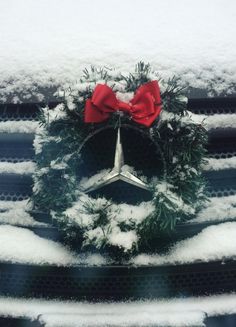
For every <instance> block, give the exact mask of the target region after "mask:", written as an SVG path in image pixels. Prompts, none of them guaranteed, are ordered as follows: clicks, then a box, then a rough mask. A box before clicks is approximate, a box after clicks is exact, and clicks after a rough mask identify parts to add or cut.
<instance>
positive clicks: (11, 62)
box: [0, 0, 236, 102]
mask: <svg viewBox="0 0 236 327" xmlns="http://www.w3.org/2000/svg"><path fill="white" fill-rule="evenodd" d="M235 15H236V3H235V1H234V0H228V1H227V5H226V4H225V1H224V0H208V1H207V3H206V1H204V0H199V1H194V0H191V1H189V0H181V1H178V2H177V1H175V0H167V1H162V0H147V1H146V2H145V4H144V3H143V1H141V0H137V1H135V3H134V1H132V0H128V1H126V3H125V5H123V4H117V2H116V1H115V0H100V1H99V2H93V1H85V0H80V1H76V0H61V1H60V2H58V1H56V0H50V1H48V0H42V1H39V2H37V3H36V2H35V1H34V0H10V2H6V1H1V2H0V40H1V42H0V85H1V89H0V101H1V102H5V101H13V102H17V101H19V100H24V101H29V99H30V98H36V99H37V100H39V101H41V100H43V99H45V98H46V100H47V96H48V95H47V94H45V93H48V92H45V91H44V89H45V88H48V90H49V92H52V93H53V92H54V91H55V90H56V89H57V87H59V86H67V85H69V84H71V82H75V81H77V80H79V77H80V74H81V70H82V69H83V68H84V67H85V66H87V67H88V66H90V65H91V64H95V65H106V66H108V67H111V66H115V67H116V68H117V69H119V70H121V71H122V72H123V73H126V72H128V71H130V70H133V65H134V63H136V62H138V61H140V60H144V61H146V62H150V63H151V64H152V65H153V67H154V68H155V69H157V70H158V71H159V73H160V75H161V76H163V77H164V78H165V79H167V78H168V77H169V76H170V75H173V74H175V75H177V76H180V77H181V78H182V81H183V82H184V83H185V84H189V85H191V86H192V87H197V88H201V89H208V91H209V94H212V93H213V91H212V90H214V92H216V93H220V92H223V91H225V92H226V93H230V92H232V90H233V84H234V83H235V80H236V69H235V68H236V64H235V55H236V39H235V37H234V31H235V28H236V21H235ZM131 21H132V23H131Z"/></svg>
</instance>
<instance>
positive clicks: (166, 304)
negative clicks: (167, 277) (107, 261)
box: [0, 294, 236, 327]
mask: <svg viewBox="0 0 236 327" xmlns="http://www.w3.org/2000/svg"><path fill="white" fill-rule="evenodd" d="M234 313H236V295H235V294H221V295H214V296H202V297H187V298H173V299H166V300H146V301H145V300H139V301H129V302H116V303H114V302H109V303H108V302H102V303H88V302H75V301H62V300H48V299H22V298H11V297H3V296H1V297H0V315H4V316H7V317H8V316H9V317H27V318H29V319H35V320H36V319H39V320H40V321H41V322H44V323H46V327H60V326H63V327H74V326H77V327H81V326H84V327H85V326H86V327H88V326H104V327H105V326H127V327H128V326H147V325H148V326H153V325H154V324H155V326H160V325H161V324H162V325H161V326H163V325H164V326H172V327H177V326H178V327H180V326H181V327H186V326H196V327H197V326H204V324H203V320H204V318H205V317H206V315H207V316H208V317H212V316H218V315H223V314H234ZM91 319H92V321H91ZM81 322H82V323H83V324H81ZM118 323H119V325H118Z"/></svg>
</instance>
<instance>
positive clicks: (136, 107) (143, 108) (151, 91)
mask: <svg viewBox="0 0 236 327" xmlns="http://www.w3.org/2000/svg"><path fill="white" fill-rule="evenodd" d="M115 111H123V112H126V113H128V114H129V115H130V116H131V118H132V119H133V120H134V121H135V122H136V123H138V124H141V125H144V126H146V127H149V126H150V125H151V124H152V123H153V122H154V120H155V119H156V118H157V117H158V116H159V114H160V112H161V96H160V88H159V85H158V83H157V81H151V82H148V83H146V84H144V85H141V86H140V87H139V88H138V89H137V91H136V93H135V95H134V98H133V99H132V100H131V101H130V102H129V103H126V102H123V101H119V100H118V99H117V98H116V94H115V92H114V91H113V90H112V89H111V88H110V87H109V86H107V85H106V84H98V85H97V86H96V87H95V89H94V91H93V94H92V97H91V98H90V99H88V100H87V101H86V104H85V112H84V120H85V122H86V123H101V122H103V121H105V120H107V119H108V118H109V116H110V114H111V113H114V112H115Z"/></svg>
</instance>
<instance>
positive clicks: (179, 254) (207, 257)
mask: <svg viewBox="0 0 236 327" xmlns="http://www.w3.org/2000/svg"><path fill="white" fill-rule="evenodd" d="M235 235H236V223H235V222H232V223H231V222H230V223H224V224H220V225H216V226H210V227H208V228H205V229H204V230H203V231H202V232H201V233H199V234H198V235H196V236H194V237H192V238H188V239H186V240H183V241H180V242H177V243H176V244H175V245H173V247H172V248H171V249H170V251H169V253H168V254H165V255H159V254H153V255H147V254H140V255H138V256H136V257H134V258H133V259H132V260H131V263H132V264H135V265H163V264H183V263H190V262H198V261H201V262H208V261H215V260H225V259H229V258H231V259H233V258H235V257H236V256H235V255H236V238H235Z"/></svg>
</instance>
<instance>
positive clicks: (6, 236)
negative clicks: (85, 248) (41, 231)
mask: <svg viewBox="0 0 236 327" xmlns="http://www.w3.org/2000/svg"><path fill="white" fill-rule="evenodd" d="M0 249H1V251H0V261H2V262H14V263H24V264H29V263H30V264H40V265H43V264H50V265H58V266H59V265H60V266H67V265H76V264H88V263H89V264H91V265H102V264H105V261H104V260H105V259H104V258H103V257H101V256H100V255H99V254H91V255H90V254H87V255H80V256H76V254H75V253H73V252H70V251H69V249H67V248H66V247H64V246H63V245H61V244H59V243H56V242H54V241H51V240H47V239H44V238H41V237H39V236H37V235H36V234H34V233H33V232H32V231H30V230H28V229H26V228H21V227H14V226H9V225H0Z"/></svg>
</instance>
